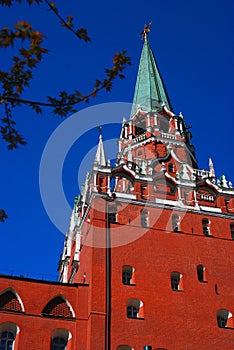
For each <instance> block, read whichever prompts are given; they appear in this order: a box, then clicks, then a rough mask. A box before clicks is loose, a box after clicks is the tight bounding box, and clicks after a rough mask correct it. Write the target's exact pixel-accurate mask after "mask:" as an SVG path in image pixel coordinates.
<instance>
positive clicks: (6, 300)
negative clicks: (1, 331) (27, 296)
mask: <svg viewBox="0 0 234 350" xmlns="http://www.w3.org/2000/svg"><path fill="white" fill-rule="evenodd" d="M0 309H3V310H6V311H24V306H23V303H22V300H21V299H20V297H19V296H18V294H17V293H16V292H15V291H14V290H13V289H12V288H8V289H6V290H4V291H3V292H2V293H1V294H0ZM0 350H1V349H0Z"/></svg>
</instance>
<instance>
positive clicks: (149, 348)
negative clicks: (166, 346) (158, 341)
mask: <svg viewBox="0 0 234 350" xmlns="http://www.w3.org/2000/svg"><path fill="white" fill-rule="evenodd" d="M144 350H152V346H151V345H145V346H144Z"/></svg>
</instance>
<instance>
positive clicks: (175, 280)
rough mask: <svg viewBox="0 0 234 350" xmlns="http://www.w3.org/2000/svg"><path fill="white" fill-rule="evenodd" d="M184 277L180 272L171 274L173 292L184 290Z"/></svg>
mask: <svg viewBox="0 0 234 350" xmlns="http://www.w3.org/2000/svg"><path fill="white" fill-rule="evenodd" d="M182 277H183V275H182V274H181V273H180V272H176V271H173V272H172V273H171V289H172V290H173V291H180V290H183V288H182Z"/></svg>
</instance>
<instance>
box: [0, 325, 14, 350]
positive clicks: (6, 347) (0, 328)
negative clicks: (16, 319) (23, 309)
mask: <svg viewBox="0 0 234 350" xmlns="http://www.w3.org/2000/svg"><path fill="white" fill-rule="evenodd" d="M18 332H19V327H18V326H17V325H16V324H14V323H11V322H5V323H2V324H1V325H0V350H13V346H14V342H15V339H16V335H17V333H18Z"/></svg>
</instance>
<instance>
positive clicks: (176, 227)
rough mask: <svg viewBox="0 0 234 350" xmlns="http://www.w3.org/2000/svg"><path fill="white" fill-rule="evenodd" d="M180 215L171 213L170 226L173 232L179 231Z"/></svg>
mask: <svg viewBox="0 0 234 350" xmlns="http://www.w3.org/2000/svg"><path fill="white" fill-rule="evenodd" d="M180 220H181V218H180V216H179V215H178V214H173V215H172V228H173V231H174V232H180Z"/></svg>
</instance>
